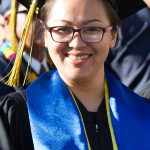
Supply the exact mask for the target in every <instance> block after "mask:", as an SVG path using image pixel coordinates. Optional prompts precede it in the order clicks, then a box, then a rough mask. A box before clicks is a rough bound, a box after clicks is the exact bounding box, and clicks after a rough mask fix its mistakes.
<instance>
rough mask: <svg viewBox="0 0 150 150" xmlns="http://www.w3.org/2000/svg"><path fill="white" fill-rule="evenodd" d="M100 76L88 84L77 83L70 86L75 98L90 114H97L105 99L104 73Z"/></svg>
mask: <svg viewBox="0 0 150 150" xmlns="http://www.w3.org/2000/svg"><path fill="white" fill-rule="evenodd" d="M98 74H99V73H98ZM99 75H100V76H99ZM99 75H97V76H95V77H92V79H90V80H88V81H86V82H85V81H84V83H83V82H76V83H73V84H71V86H69V87H70V89H71V91H72V92H73V93H74V94H75V96H76V97H77V98H78V99H79V100H80V102H81V103H82V104H83V105H84V106H85V108H86V109H87V110H88V111H90V112H97V111H98V108H99V106H100V104H101V102H102V100H103V98H104V71H103V73H101V74H99Z"/></svg>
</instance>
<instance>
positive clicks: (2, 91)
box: [0, 82, 15, 97]
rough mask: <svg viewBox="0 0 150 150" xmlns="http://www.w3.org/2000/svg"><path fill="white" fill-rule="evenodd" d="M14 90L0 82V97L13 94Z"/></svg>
mask: <svg viewBox="0 0 150 150" xmlns="http://www.w3.org/2000/svg"><path fill="white" fill-rule="evenodd" d="M14 91H15V90H14V88H13V87H10V86H8V85H5V84H4V83H2V82H0V97H1V96H4V95H6V94H9V93H12V92H14Z"/></svg>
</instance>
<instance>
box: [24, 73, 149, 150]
mask: <svg viewBox="0 0 150 150" xmlns="http://www.w3.org/2000/svg"><path fill="white" fill-rule="evenodd" d="M105 74H106V80H107V84H108V90H109V105H110V117H111V121H112V126H113V130H114V134H115V138H116V142H117V146H118V149H119V150H150V142H149V140H150V103H149V102H148V101H146V100H145V99H144V98H141V97H139V96H137V95H136V94H134V93H133V92H132V91H130V90H129V89H128V88H127V87H125V86H124V85H122V84H121V83H120V82H119V81H117V80H116V79H115V78H114V77H113V76H112V75H111V74H110V73H109V72H108V71H106V72H105ZM26 98H27V105H28V112H29V119H30V125H31V132H32V137H33V143H34V148H35V150H90V147H89V143H88V139H87V135H86V132H85V129H84V124H83V122H82V117H81V116H80V113H79V111H78V108H77V106H76V104H75V102H74V100H73V98H72V96H71V94H70V92H69V90H68V87H67V86H66V84H65V83H64V82H63V81H62V79H61V78H60V76H59V74H58V72H57V70H53V71H50V72H48V73H45V74H43V75H42V76H41V77H39V78H38V79H37V80H36V81H35V82H33V83H32V84H31V85H30V86H29V87H28V88H27V91H26Z"/></svg>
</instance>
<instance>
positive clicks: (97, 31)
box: [82, 27, 102, 34]
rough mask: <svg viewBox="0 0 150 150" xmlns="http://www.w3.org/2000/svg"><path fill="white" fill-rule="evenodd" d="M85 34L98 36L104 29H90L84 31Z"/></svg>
mask: <svg viewBox="0 0 150 150" xmlns="http://www.w3.org/2000/svg"><path fill="white" fill-rule="evenodd" d="M82 32H83V33H84V34H97V33H100V32H102V29H101V28H99V27H88V28H84V29H83V30H82Z"/></svg>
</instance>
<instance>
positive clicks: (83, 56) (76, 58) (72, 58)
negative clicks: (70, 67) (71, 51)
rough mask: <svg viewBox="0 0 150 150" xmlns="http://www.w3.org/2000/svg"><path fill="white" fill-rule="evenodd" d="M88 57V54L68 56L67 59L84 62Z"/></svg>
mask: <svg viewBox="0 0 150 150" xmlns="http://www.w3.org/2000/svg"><path fill="white" fill-rule="evenodd" d="M90 56H91V55H89V54H85V55H78V56H75V55H68V57H69V59H71V60H85V59H88V58H89V57H90Z"/></svg>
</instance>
